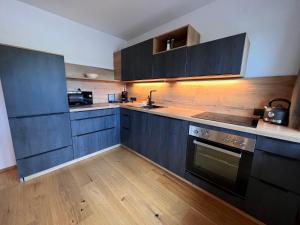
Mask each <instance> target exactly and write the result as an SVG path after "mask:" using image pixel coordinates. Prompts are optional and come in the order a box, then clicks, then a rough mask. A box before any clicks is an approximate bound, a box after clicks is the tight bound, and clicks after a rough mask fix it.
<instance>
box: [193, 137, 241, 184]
mask: <svg viewBox="0 0 300 225" xmlns="http://www.w3.org/2000/svg"><path fill="white" fill-rule="evenodd" d="M194 144H195V151H194V162H193V164H194V165H193V166H194V167H195V168H196V169H197V170H200V171H201V170H202V171H203V170H204V171H207V172H209V173H213V174H215V175H217V176H219V177H222V178H224V179H226V180H228V181H229V182H232V183H235V182H236V178H237V174H238V169H239V163H240V158H241V154H238V153H235V152H232V151H228V150H225V149H222V148H218V147H215V146H212V145H208V144H205V143H202V142H198V141H196V140H194Z"/></svg>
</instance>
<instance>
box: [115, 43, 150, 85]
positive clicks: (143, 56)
mask: <svg viewBox="0 0 300 225" xmlns="http://www.w3.org/2000/svg"><path fill="white" fill-rule="evenodd" d="M152 51H153V40H152V39H150V40H147V41H144V42H142V43H139V44H137V45H133V46H130V47H128V48H125V49H123V50H122V51H121V71H122V80H123V81H131V80H144V79H151V78H152Z"/></svg>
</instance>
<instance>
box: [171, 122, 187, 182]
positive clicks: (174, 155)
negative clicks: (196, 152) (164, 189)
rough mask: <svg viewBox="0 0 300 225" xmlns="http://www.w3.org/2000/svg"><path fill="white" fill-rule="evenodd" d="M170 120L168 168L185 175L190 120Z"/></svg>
mask: <svg viewBox="0 0 300 225" xmlns="http://www.w3.org/2000/svg"><path fill="white" fill-rule="evenodd" d="M169 120H170V121H169V129H168V130H169V131H168V133H169V136H168V139H167V140H168V154H167V165H166V168H167V169H168V170H170V171H172V172H174V173H175V174H177V175H179V176H181V177H184V173H185V164H186V163H185V162H186V148H187V139H188V122H187V121H183V120H176V119H169Z"/></svg>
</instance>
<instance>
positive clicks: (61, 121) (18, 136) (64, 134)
mask: <svg viewBox="0 0 300 225" xmlns="http://www.w3.org/2000/svg"><path fill="white" fill-rule="evenodd" d="M9 124H10V129H11V135H12V139H13V145H14V149H15V155H16V158H17V159H22V158H26V157H29V156H33V155H37V154H40V153H43V152H47V151H51V150H54V149H58V148H62V147H65V146H69V145H72V139H71V127H70V117H69V113H62V114H54V115H45V116H35V117H23V118H10V119H9Z"/></svg>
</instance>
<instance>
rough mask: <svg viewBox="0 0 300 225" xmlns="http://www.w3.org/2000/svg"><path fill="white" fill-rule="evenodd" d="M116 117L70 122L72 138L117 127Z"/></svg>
mask: <svg viewBox="0 0 300 225" xmlns="http://www.w3.org/2000/svg"><path fill="white" fill-rule="evenodd" d="M116 123H117V120H116V115H110V116H103V117H94V118H89V119H81V120H73V121H71V127H72V136H77V135H82V134H87V133H92V132H96V131H100V130H105V129H109V128H114V127H116V126H117V124H116Z"/></svg>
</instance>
